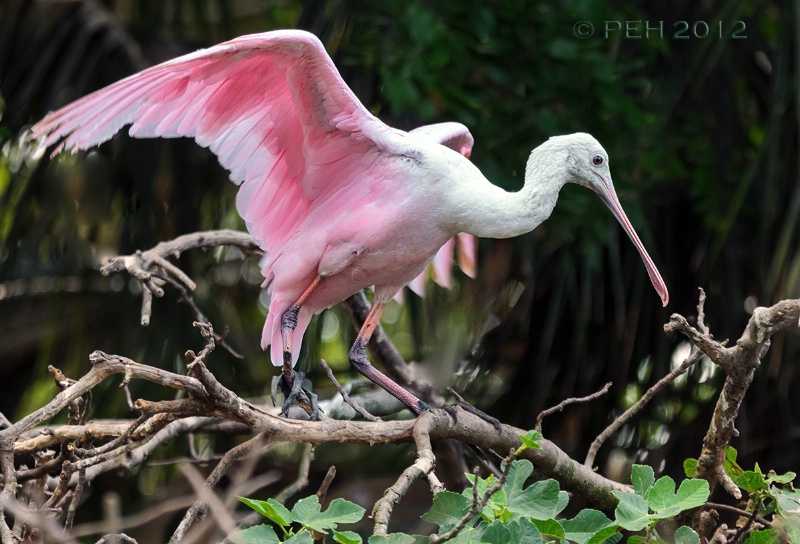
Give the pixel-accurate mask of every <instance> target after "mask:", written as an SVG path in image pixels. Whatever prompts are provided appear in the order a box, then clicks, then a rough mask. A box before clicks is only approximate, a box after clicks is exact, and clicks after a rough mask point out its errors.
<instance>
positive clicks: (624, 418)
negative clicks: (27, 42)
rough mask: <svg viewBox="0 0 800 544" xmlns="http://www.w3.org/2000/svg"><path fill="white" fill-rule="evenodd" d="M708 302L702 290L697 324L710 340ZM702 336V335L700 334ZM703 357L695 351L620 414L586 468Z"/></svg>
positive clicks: (592, 448) (595, 446)
mask: <svg viewBox="0 0 800 544" xmlns="http://www.w3.org/2000/svg"><path fill="white" fill-rule="evenodd" d="M705 301H706V294H705V291H703V290H702V289H700V294H699V296H698V303H697V323H698V326H700V327H701V329H702V330H703V335H702V336H703V338H705V339H708V340H710V339H711V335H710V334H709V332H708V329H707V328H706V326H705V314H704V313H703V306H704V305H705ZM698 334H700V333H698ZM702 356H703V352H702V351H701V350H699V349H695V350H694V351H693V352H692V353H691V354H690V355H689V357H687V358H686V359H685V360H684V361H683V362H682V363H681V364H680V365H678V367H677V368H675V369H673V370H672V372H670V373H669V374H667V375H666V376H664V377H663V378H661V379H660V380H658V382H656V383H655V384H654V385H653V386H652V387H650V388H649V389H648V390H647V391H646V392H645V394H644V395H642V398H640V399H639V400H638V401H637V402H636V403H634V405H633V406H631V407H630V408H628V409H627V410H625V411H624V412H623V413H622V414H620V415H619V416H618V417H617V418H616V419H614V421H612V422H611V424H610V425H609V426H608V427H606V428H605V429H604V430H603V432H601V433H600V434H599V435H598V436H597V438H595V439H594V442H592V445H591V446H590V447H589V451H588V453H587V454H586V459H585V460H584V462H583V464H584V466H587V467H591V466H593V465H594V460H595V458H596V457H597V452H598V451H600V448H601V447H602V445H603V443H604V442H605V441H606V440H608V438H609V437H611V435H613V434H614V433H615V432H617V431H618V430H619V429H620V427H622V426H623V425H624V424H625V423H627V422H628V421H629V420H630V419H631V418H632V417H633V416H634V415H636V414H638V413H639V412H640V411H641V410H642V408H644V407H645V406H646V405H647V404H648V403H649V402H650V400H651V399H652V398H653V397H654V396H656V395H657V394H658V393H659V392H660V391H661V390H662V389H664V388H665V387H666V386H668V385H670V384H671V383H673V382H674V381H675V380H676V379H677V378H678V377H679V376H681V375H683V374H685V373H686V372H687V371H688V370H689V369H690V368H691V367H692V366H694V365H695V364H697V362H698V361H700V359H701V358H702Z"/></svg>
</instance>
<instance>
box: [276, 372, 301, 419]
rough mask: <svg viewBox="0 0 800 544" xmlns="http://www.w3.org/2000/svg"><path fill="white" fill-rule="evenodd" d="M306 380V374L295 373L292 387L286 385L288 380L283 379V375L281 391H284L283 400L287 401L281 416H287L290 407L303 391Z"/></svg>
mask: <svg viewBox="0 0 800 544" xmlns="http://www.w3.org/2000/svg"><path fill="white" fill-rule="evenodd" d="M305 379H306V374H305V372H295V373H294V380H293V381H292V385H291V387H290V386H289V384H287V383H286V380H284V379H283V375H281V382H280V383H281V390H282V391H283V398H284V399H285V400H284V401H283V408H281V413H280V415H282V416H286V414H287V413H288V411H289V407H290V406H291V405H292V403H293V402H295V401H296V400H297V395H299V394H300V392H301V391H302V390H303V380H305Z"/></svg>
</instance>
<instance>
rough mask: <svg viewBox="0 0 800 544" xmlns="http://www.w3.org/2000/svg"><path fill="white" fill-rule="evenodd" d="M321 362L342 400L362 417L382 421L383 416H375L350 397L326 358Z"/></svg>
mask: <svg viewBox="0 0 800 544" xmlns="http://www.w3.org/2000/svg"><path fill="white" fill-rule="evenodd" d="M319 364H320V366H321V367H322V370H324V371H325V374H326V375H327V376H328V379H329V380H330V381H331V383H333V386H334V387H335V388H336V390H337V391H338V392H339V394H340V395H341V396H342V400H344V402H345V403H347V405H348V406H350V407H351V408H352V409H353V410H355V411H356V412H357V413H358V414H359V415H361V417H363V418H364V419H366V420H368V421H372V422H378V421H381V418H379V417H376V416H373V415H372V414H370V413H369V412H367V410H366V409H364V407H363V406H361V405H360V404H358V403H357V402H354V401H353V399H351V398H350V395H348V394H347V391H345V390H344V388H343V387H342V386H341V385H340V384H339V382H338V381H337V380H336V376H334V375H333V370H331V367H329V366H328V363H326V362H325V359H320V360H319Z"/></svg>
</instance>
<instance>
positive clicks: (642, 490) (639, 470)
mask: <svg viewBox="0 0 800 544" xmlns="http://www.w3.org/2000/svg"><path fill="white" fill-rule="evenodd" d="M655 479H656V477H655V474H654V473H653V468H652V467H649V466H647V465H633V467H631V483H632V484H633V489H634V491H635V492H636V494H637V495H639V496H640V497H644V498H645V499H646V498H647V493H649V492H650V488H651V487H653V482H654V481H655Z"/></svg>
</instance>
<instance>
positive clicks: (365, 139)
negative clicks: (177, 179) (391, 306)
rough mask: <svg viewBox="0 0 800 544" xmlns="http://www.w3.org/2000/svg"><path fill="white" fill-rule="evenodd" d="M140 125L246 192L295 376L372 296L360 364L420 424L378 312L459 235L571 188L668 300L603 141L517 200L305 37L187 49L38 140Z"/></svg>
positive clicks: (41, 131) (515, 225) (545, 161)
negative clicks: (604, 217) (365, 94)
mask: <svg viewBox="0 0 800 544" xmlns="http://www.w3.org/2000/svg"><path fill="white" fill-rule="evenodd" d="M128 124H130V125H131V127H130V131H129V133H130V135H131V136H133V137H137V138H150V137H164V138H174V137H180V136H186V137H191V138H194V139H195V141H196V142H197V143H198V144H199V145H201V146H203V147H208V148H209V149H210V150H211V151H213V152H214V153H215V154H216V155H217V157H218V159H219V161H220V163H221V164H222V166H224V167H225V168H226V169H228V170H229V171H230V178H231V180H232V181H233V182H234V183H236V184H238V185H240V188H239V192H238V194H237V199H236V205H237V209H238V211H239V213H240V214H241V216H242V217H243V218H244V220H245V222H246V224H247V228H248V230H249V231H250V233H251V234H252V235H253V236H254V237H255V238H256V239H257V240H258V242H259V244H260V245H261V247H262V248H263V250H264V252H265V259H264V261H263V270H262V271H263V274H264V277H265V282H264V283H265V285H267V286H268V290H269V293H270V294H271V300H270V304H269V315H268V317H267V320H266V324H265V325H264V332H263V336H262V341H261V344H262V347H263V348H264V349H266V348H267V346H268V345H270V344H271V346H272V349H271V356H272V362H273V364H274V365H276V366H281V365H283V367H284V375H286V371H287V369H288V371H289V372H290V371H291V368H292V366H293V365H294V364H295V362H296V361H297V357H298V352H299V349H296V348H297V346H298V345H299V344H300V342H301V341H302V337H303V333H304V332H305V330H306V327H307V326H308V323H309V320H310V319H311V317H312V316H313V315H314V314H317V313H320V312H321V311H322V310H324V309H326V308H329V307H331V306H333V305H334V304H337V303H338V302H340V301H342V300H344V299H345V298H347V297H349V296H351V295H353V294H355V293H357V292H358V291H359V290H361V289H363V288H366V287H369V286H374V288H375V289H374V299H373V304H372V308H371V310H370V312H369V315H368V316H367V319H366V320H365V322H364V324H363V326H362V327H361V330H360V331H359V333H358V336H357V338H356V340H355V343H354V344H353V346H352V348H351V349H350V353H349V359H350V362H351V363H352V364H353V366H354V367H355V368H356V369H357V370H358V371H359V372H361V373H362V374H363V375H364V376H366V377H367V378H369V379H370V380H372V381H373V382H374V383H376V384H377V385H379V386H381V387H382V388H383V389H385V390H386V391H388V392H389V393H391V394H392V395H394V396H395V397H396V398H397V399H399V400H400V401H401V402H403V403H404V404H405V405H406V406H407V407H408V408H409V409H411V411H412V412H414V413H415V414H420V413H421V412H422V411H424V410H428V409H429V407H428V405H427V404H426V403H424V402H423V401H421V400H420V399H418V398H417V397H416V396H414V395H413V394H411V393H409V392H408V391H406V390H405V389H403V388H401V387H400V386H398V385H397V384H396V383H394V382H393V381H392V380H390V379H389V378H388V377H386V376H385V375H384V374H382V373H381V372H379V371H378V370H377V369H375V368H374V367H373V366H372V365H371V364H370V362H369V360H368V358H367V355H366V346H367V342H368V341H369V339H370V337H371V335H372V333H373V331H374V330H375V327H376V326H377V325H378V320H379V318H380V315H381V312H382V311H383V309H384V308H385V307H386V304H387V303H388V302H389V301H390V300H391V299H392V297H393V296H395V294H396V293H398V291H399V290H400V289H401V288H402V287H403V286H404V285H406V284H408V283H409V282H410V281H412V280H413V279H414V278H415V277H417V276H418V275H419V274H420V273H421V272H422V271H423V270H424V269H425V268H426V267H427V266H428V264H429V263H431V261H432V260H433V259H434V257H435V256H436V255H437V252H438V251H439V250H440V248H442V246H443V245H445V244H448V243H449V242H448V241H450V240H451V239H452V238H453V237H455V236H458V235H459V234H460V233H468V234H471V235H475V236H480V237H489V238H508V237H512V236H517V235H520V234H523V233H526V232H528V231H531V230H533V229H535V228H536V227H537V226H538V225H539V224H540V223H541V222H542V221H544V220H545V219H547V217H549V216H550V213H551V212H552V211H553V208H554V207H555V204H556V200H557V198H558V193H559V191H560V190H561V188H562V187H563V186H564V184H566V183H570V182H571V183H577V184H579V185H583V186H585V187H588V188H589V189H592V190H593V191H594V192H596V193H597V194H598V196H599V197H600V198H601V199H602V200H603V202H605V203H606V205H608V207H609V208H610V209H611V212H612V213H613V214H614V216H615V217H616V218H617V220H618V221H619V222H620V223H621V225H622V227H623V228H624V229H625V231H626V233H627V234H628V236H629V237H630V239H631V240H632V242H633V243H634V245H635V246H636V249H637V250H638V251H639V253H640V255H641V257H642V259H643V261H644V265H645V267H646V269H647V273H648V274H649V276H650V280H651V282H652V283H653V286H654V287H655V289H656V291H657V292H658V294H659V296H660V297H661V300H662V302H663V304H664V305H665V306H666V304H667V301H668V299H669V295H668V293H667V288H666V286H665V285H664V281H663V280H662V279H661V275H660V274H659V272H658V270H657V269H656V267H655V265H654V264H653V262H652V260H651V259H650V257H649V255H648V254H647V251H646V250H645V248H644V246H643V245H642V243H641V241H640V240H639V237H638V236H637V235H636V232H635V231H634V229H633V227H632V226H631V224H630V222H629V221H628V219H627V217H626V216H625V213H624V212H623V210H622V206H621V205H620V203H619V200H618V198H617V195H616V193H615V191H614V186H613V184H612V182H611V174H610V171H609V167H608V155H607V154H606V152H605V150H604V149H603V148H602V146H601V145H600V144H599V143H598V142H597V141H596V140H595V139H594V138H593V137H592V136H590V135H588V134H582V133H577V134H571V135H567V136H556V137H553V138H550V139H549V140H548V141H546V142H545V143H543V144H542V145H540V146H539V147H537V148H536V149H534V150H533V151H532V152H531V154H530V158H529V159H528V163H527V167H526V169H525V184H524V187H523V188H522V189H521V190H520V191H519V192H516V193H509V192H506V191H505V190H503V189H501V188H499V187H497V186H495V185H493V184H492V183H490V182H489V181H488V180H487V179H486V178H485V177H484V176H483V175H482V174H481V172H480V171H479V170H478V169H477V168H476V167H475V166H474V165H473V164H472V163H471V162H470V161H469V160H468V159H467V158H466V157H468V156H469V154H470V151H471V148H472V143H473V139H472V136H471V134H470V133H469V131H468V130H467V129H466V127H464V126H463V125H460V124H458V123H443V124H438V125H432V126H428V127H422V128H419V129H416V130H412V131H410V132H404V131H401V130H397V129H394V128H391V127H389V126H387V125H385V124H384V123H382V122H381V121H380V120H378V119H377V118H376V117H374V116H373V115H372V114H370V113H369V111H367V109H366V108H365V107H364V106H363V105H362V104H361V103H360V102H359V101H358V99H357V98H356V97H355V95H354V94H353V92H352V91H351V90H350V89H349V88H348V87H347V85H346V84H345V82H344V81H343V80H342V78H341V76H340V75H339V73H338V71H337V69H336V67H335V65H334V64H333V61H332V60H331V58H330V57H329V56H328V55H327V53H326V52H325V49H324V47H323V46H322V44H321V42H320V41H319V40H318V39H317V38H316V37H315V36H314V35H312V34H309V33H307V32H303V31H299V30H280V31H274V32H265V33H262V34H253V35H249V36H242V37H239V38H236V39H234V40H231V41H228V42H225V43H223V44H220V45H216V46H214V47H210V48H208V49H204V50H200V51H197V52H194V53H191V54H188V55H184V56H182V57H179V58H176V59H174V60H171V61H168V62H165V63H163V64H160V65H158V66H154V67H152V68H149V69H147V70H144V71H142V72H140V73H138V74H135V75H133V76H130V77H128V78H126V79H123V80H122V81H119V82H117V83H115V84H113V85H110V86H108V87H106V88H104V89H101V90H99V91H97V92H95V93H93V94H90V95H88V96H86V97H84V98H82V99H80V100H77V101H76V102H73V103H71V104H69V105H67V106H65V107H63V108H61V109H60V110H58V111H56V112H54V113H51V114H50V115H48V116H47V117H45V118H44V119H43V120H42V121H40V122H39V123H37V124H36V125H34V127H33V129H32V130H33V135H34V137H37V138H43V142H44V144H45V145H48V146H49V145H52V144H54V143H57V142H59V141H60V144H59V145H58V147H57V148H56V149H55V151H54V154H55V153H58V152H60V151H62V150H70V151H73V152H74V151H76V150H80V149H87V148H90V147H92V146H96V145H98V144H100V143H102V142H104V141H106V140H108V139H110V138H111V137H112V136H113V135H114V134H115V133H116V132H118V131H119V130H120V129H121V128H122V127H123V126H125V125H128ZM467 247H468V253H469V252H470V251H472V252H474V247H473V248H472V249H469V247H470V246H469V244H467ZM449 251H450V253H449V255H452V249H451V248H450V249H449ZM295 381H296V382H299V381H300V380H295ZM284 392H286V388H285V386H284ZM292 394H293V395H294V394H297V391H296V390H295V391H294V392H292ZM288 396H289V395H287V397H288ZM289 400H290V399H289V398H287V402H286V404H285V405H284V412H285V408H286V407H287V406H288V404H289Z"/></svg>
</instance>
